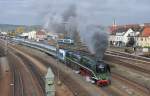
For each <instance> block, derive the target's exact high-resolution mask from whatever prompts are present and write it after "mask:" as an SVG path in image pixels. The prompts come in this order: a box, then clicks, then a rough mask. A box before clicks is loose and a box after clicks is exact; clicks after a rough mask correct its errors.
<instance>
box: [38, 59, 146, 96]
mask: <svg viewBox="0 0 150 96" xmlns="http://www.w3.org/2000/svg"><path fill="white" fill-rule="evenodd" d="M37 59H39V58H37ZM42 62H43V61H42ZM51 67H54V66H51ZM54 69H56V68H54ZM61 75H63V74H61ZM63 77H64V81H65V80H66V78H67V77H65V76H63ZM113 78H115V79H118V80H120V81H124V82H126V81H128V82H129V80H127V79H126V80H123V79H120V78H121V77H114V76H113ZM122 78H124V77H122ZM61 79H62V80H63V78H61ZM68 82H69V81H68ZM134 83H135V82H134ZM134 83H133V84H134ZM69 84H70V83H69ZM126 84H127V82H126ZM128 85H132V84H131V83H128ZM132 86H134V87H135V85H132ZM78 87H79V86H78ZM70 89H72V88H70ZM73 89H74V88H73ZM72 91H73V93H74V95H75V96H78V95H80V94H79V92H78V91H76V90H72ZM109 91H110V90H109ZM81 96H84V95H81ZM85 96H86V95H85ZM114 96H116V95H114ZM121 96H124V95H121ZM142 96H146V95H142Z"/></svg>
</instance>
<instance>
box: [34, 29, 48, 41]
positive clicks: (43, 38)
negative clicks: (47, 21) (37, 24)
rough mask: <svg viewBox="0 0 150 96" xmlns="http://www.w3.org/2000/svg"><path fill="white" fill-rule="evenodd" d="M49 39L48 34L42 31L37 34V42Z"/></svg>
mask: <svg viewBox="0 0 150 96" xmlns="http://www.w3.org/2000/svg"><path fill="white" fill-rule="evenodd" d="M46 38H47V35H46V32H44V31H42V30H40V31H37V32H36V41H41V40H45V39H46Z"/></svg>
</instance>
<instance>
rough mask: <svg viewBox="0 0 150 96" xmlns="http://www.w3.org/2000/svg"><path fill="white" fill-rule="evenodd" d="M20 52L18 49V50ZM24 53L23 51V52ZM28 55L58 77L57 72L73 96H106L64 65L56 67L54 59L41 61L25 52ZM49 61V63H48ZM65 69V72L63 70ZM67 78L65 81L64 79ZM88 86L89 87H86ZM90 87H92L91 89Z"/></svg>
mask: <svg viewBox="0 0 150 96" xmlns="http://www.w3.org/2000/svg"><path fill="white" fill-rule="evenodd" d="M19 50H20V49H19ZM22 51H23V50H22ZM24 52H25V51H24ZM26 53H27V54H28V55H30V56H32V57H33V58H35V59H37V60H39V61H40V62H42V63H43V64H45V65H46V66H48V67H51V68H52V70H53V71H54V73H55V76H58V75H57V74H58V73H57V72H58V70H59V76H60V77H59V78H60V80H61V81H62V82H63V83H64V84H65V85H67V87H68V88H69V89H70V90H71V91H72V93H73V94H74V96H99V95H100V94H101V96H107V95H106V93H105V92H103V91H101V90H100V89H99V88H97V87H95V86H94V85H91V84H89V83H87V82H84V80H81V79H80V78H81V77H80V76H79V75H77V74H75V73H74V72H72V70H70V69H68V68H67V67H66V66H64V65H61V64H59V65H57V64H56V61H55V60H54V59H52V60H49V59H48V60H45V59H46V58H45V59H44V60H43V58H41V57H39V56H35V55H33V54H31V53H29V52H26ZM50 61H51V62H50ZM64 69H66V70H64ZM66 78H67V79H66ZM87 86H89V87H87ZM91 86H92V87H91Z"/></svg>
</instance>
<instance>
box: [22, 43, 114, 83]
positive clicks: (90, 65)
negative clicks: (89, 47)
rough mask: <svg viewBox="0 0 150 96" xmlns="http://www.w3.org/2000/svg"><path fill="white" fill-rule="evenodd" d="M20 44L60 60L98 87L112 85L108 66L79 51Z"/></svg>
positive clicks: (43, 45) (35, 44)
mask: <svg viewBox="0 0 150 96" xmlns="http://www.w3.org/2000/svg"><path fill="white" fill-rule="evenodd" d="M19 42H20V44H22V45H25V46H28V47H32V48H35V49H38V50H41V51H43V52H45V53H47V54H49V55H52V56H53V57H55V58H58V60H60V61H61V62H63V63H64V64H66V66H68V67H70V68H72V69H73V70H75V71H76V72H77V73H79V74H80V75H82V76H84V77H87V78H88V81H90V82H91V83H94V84H96V85H98V86H107V85H110V84H111V71H110V67H109V65H108V64H106V63H104V62H103V61H102V60H95V59H91V58H90V57H88V56H86V55H84V54H81V53H80V52H78V51H72V50H68V49H57V48H56V47H54V46H50V45H45V44H41V43H37V42H30V41H25V40H20V41H19Z"/></svg>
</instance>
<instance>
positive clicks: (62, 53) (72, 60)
mask: <svg viewBox="0 0 150 96" xmlns="http://www.w3.org/2000/svg"><path fill="white" fill-rule="evenodd" d="M58 58H59V59H61V61H65V63H66V64H67V65H68V66H69V67H72V68H74V69H75V70H79V74H81V75H82V76H86V77H89V80H90V81H91V83H95V84H96V85H98V86H106V85H109V84H110V83H111V80H110V67H109V65H108V64H105V63H104V62H103V61H101V60H94V59H91V58H90V57H88V56H85V55H83V54H80V53H79V52H73V51H68V50H63V49H60V50H59V55H58Z"/></svg>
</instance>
